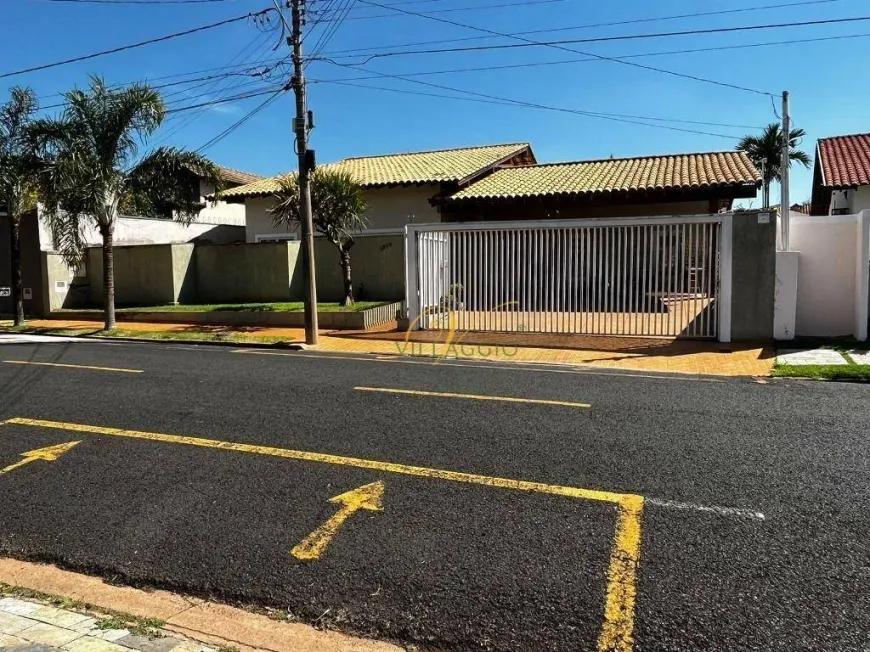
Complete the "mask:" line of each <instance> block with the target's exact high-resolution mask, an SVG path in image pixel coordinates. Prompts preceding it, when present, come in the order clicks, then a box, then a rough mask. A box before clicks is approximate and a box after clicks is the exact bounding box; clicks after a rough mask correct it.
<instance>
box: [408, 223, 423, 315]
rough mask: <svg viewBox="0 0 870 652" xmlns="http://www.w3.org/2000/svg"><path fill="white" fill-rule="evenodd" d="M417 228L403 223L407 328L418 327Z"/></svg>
mask: <svg viewBox="0 0 870 652" xmlns="http://www.w3.org/2000/svg"><path fill="white" fill-rule="evenodd" d="M417 232H418V230H417V228H416V227H414V226H413V225H411V224H406V225H405V305H406V306H407V310H408V323H409V326H408V330H415V331H416V330H419V329H420V290H419V288H418V287H417V284H418V279H419V276H418V274H417Z"/></svg>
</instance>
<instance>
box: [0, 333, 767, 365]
mask: <svg viewBox="0 0 870 652" xmlns="http://www.w3.org/2000/svg"><path fill="white" fill-rule="evenodd" d="M8 325H9V322H0V326H8ZM28 326H30V327H31V328H33V329H35V331H36V332H40V333H44V334H52V333H55V334H58V335H88V334H92V333H96V332H98V331H99V330H100V329H101V328H102V322H97V321H64V320H33V321H30V322H28ZM119 326H120V328H119V330H118V333H117V334H118V335H120V336H125V337H147V338H148V339H175V338H178V339H184V340H199V339H202V340H205V339H208V340H212V341H230V342H255V343H263V344H273V343H276V342H282V343H288V344H289V343H303V342H304V341H305V332H304V330H303V329H300V328H272V327H254V326H247V327H230V326H205V325H198V324H165V323H149V322H124V323H123V324H120V325H119ZM445 337H447V333H446V332H445V331H415V332H412V333H411V334H410V335H409V334H408V333H406V332H404V331H397V330H395V329H392V330H387V329H384V330H381V331H377V330H375V331H321V333H320V345H319V346H318V348H317V350H318V351H326V352H337V353H351V354H360V353H370V354H379V355H414V356H434V357H436V358H437V357H447V358H451V359H454V358H456V359H469V360H490V361H500V362H507V361H512V362H526V363H547V364H570V365H593V366H597V367H605V368H609V369H622V370H631V371H651V372H673V373H684V374H712V375H720V376H769V375H770V372H771V369H772V368H773V363H774V354H773V351H772V350H770V349H767V348H764V347H761V346H757V345H749V346H741V345H734V346H733V347H731V348H730V349H729V348H728V347H724V346H723V345H721V344H718V343H716V342H707V341H695V340H672V339H657V338H641V337H603V336H581V335H564V334H539V333H472V332H464V333H456V334H455V335H454V336H453V339H452V340H451V341H450V342H449V343H445V341H444V338H445Z"/></svg>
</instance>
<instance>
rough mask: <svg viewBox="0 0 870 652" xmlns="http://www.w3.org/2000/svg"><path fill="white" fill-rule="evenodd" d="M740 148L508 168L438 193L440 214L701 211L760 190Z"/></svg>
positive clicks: (502, 216) (503, 216) (467, 217)
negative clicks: (459, 187) (449, 190)
mask: <svg viewBox="0 0 870 652" xmlns="http://www.w3.org/2000/svg"><path fill="white" fill-rule="evenodd" d="M760 185H761V175H760V174H759V172H758V170H756V168H755V166H754V165H753V164H752V162H751V161H750V160H749V157H748V156H747V155H746V154H745V153H743V152H734V151H726V152H702V153H696V154H677V155H670V156H640V157H632V158H618V159H617V158H610V159H602V160H593V161H573V162H567V163H543V164H531V165H520V166H514V167H510V168H503V169H499V170H497V171H495V172H494V173H493V174H491V175H488V176H486V177H483V178H480V179H478V180H477V181H475V182H473V183H471V184H469V185H468V186H466V187H464V188H462V189H461V190H459V191H458V192H455V193H453V194H451V195H448V196H441V197H439V198H437V199H436V203H437V204H438V205H439V207H440V212H441V219H442V220H443V221H462V222H465V221H475V220H524V219H548V218H549V219H571V218H591V217H631V216H651V215H700V214H710V213H719V212H721V211H728V210H730V209H731V208H732V205H733V203H734V200H735V199H739V198H748V197H755V196H756V193H757V190H758V188H759V187H760Z"/></svg>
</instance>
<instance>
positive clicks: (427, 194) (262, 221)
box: [221, 143, 535, 242]
mask: <svg viewBox="0 0 870 652" xmlns="http://www.w3.org/2000/svg"><path fill="white" fill-rule="evenodd" d="M533 163H535V156H534V154H533V153H532V148H531V147H530V146H529V144H528V143H512V144H506V145H487V146H483V147H462V148H457V149H446V150H437V151H429V152H412V153H406V154H388V155H385V156H363V157H355V158H347V159H344V160H342V161H339V162H337V163H331V164H329V165H325V166H322V168H323V169H331V170H345V171H347V172H350V173H351V174H352V175H353V176H354V177H355V178H356V179H357V180H358V181H359V183H360V184H361V185H362V187H363V189H364V190H365V198H366V203H367V204H368V207H369V208H368V211H367V213H366V218H367V220H368V228H367V229H366V232H367V233H370V234H377V233H388V232H394V233H398V232H401V231H402V229H403V228H404V226H405V225H406V224H412V223H421V222H439V221H441V216H440V214H439V210H438V203H437V202H438V199H439V198H441V197H444V196H448V195H450V194H453V193H456V192H457V191H459V190H461V189H462V188H465V187H467V186H469V185H470V184H472V183H474V182H475V181H477V180H478V179H481V178H483V177H485V176H486V175H488V174H491V173H493V172H494V171H495V170H497V169H499V168H502V167H511V166H515V165H528V164H533ZM278 188H279V185H278V180H277V178H273V179H263V180H260V181H255V182H254V183H250V184H248V185H245V186H240V187H237V188H233V189H230V190H227V191H225V192H223V193H222V195H221V197H222V198H223V199H224V200H225V201H227V202H242V203H244V210H245V213H246V228H247V240H248V242H262V241H267V240H280V239H295V238H296V234H295V233H293V232H288V231H287V230H286V229H282V228H280V227H276V226H275V225H274V224H273V221H272V216H271V215H270V214H269V209H270V208H271V207H272V205H273V203H274V198H273V195H274V193H275V192H276V191H277V190H278Z"/></svg>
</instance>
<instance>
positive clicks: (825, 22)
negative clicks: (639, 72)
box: [339, 0, 870, 63]
mask: <svg viewBox="0 0 870 652" xmlns="http://www.w3.org/2000/svg"><path fill="white" fill-rule="evenodd" d="M360 1H361V2H365V3H366V4H372V5H375V6H380V5H378V4H376V3H373V2H368V1H367V0H360ZM393 11H405V10H402V9H394V10H393ZM408 13H413V12H408ZM413 15H418V16H420V17H421V18H428V19H430V20H437V21H442V22H448V23H450V24H454V25H457V26H460V27H467V28H468V29H474V30H477V31H481V32H487V33H489V34H491V35H492V36H499V37H503V38H512V39H515V40H521V41H524V42H523V43H510V44H501V45H478V46H469V47H457V48H432V49H427V50H401V51H395V52H383V53H375V54H371V55H369V56H368V57H367V58H366V60H365V61H364V62H363V63H368V62H369V61H371V60H372V59H379V58H385V57H394V56H403V55H409V54H414V55H416V54H441V53H445V52H479V51H484V50H505V49H516V48H528V47H559V46H563V45H566V44H576V43H604V42H609V41H630V40H642V39H649V38H669V37H674V36H695V35H700V34H723V33H733V32H745V31H755V30H763V29H783V28H790V27H807V26H815V25H828V24H835V23H855V22H866V21H870V16H856V17H851V18H831V19H825V20H809V21H801V22H794V23H771V24H765V25H744V26H739V27H717V28H710V29H694V30H683V31H677V32H657V33H651V34H626V35H618V36H600V37H593V38H585V39H565V40H558V41H533V40H531V39H525V38H521V37H520V36H516V35H511V34H503V33H501V32H494V31H492V30H487V29H485V28H482V27H474V26H473V25H466V24H464V23H455V22H454V21H446V20H445V19H443V18H436V17H434V16H427V15H426V14H416V13H414V14H413ZM560 49H567V50H568V51H569V52H576V53H578V54H587V56H593V57H596V58H598V57H599V56H600V55H594V54H591V53H584V52H579V51H577V50H570V49H568V48H560ZM362 56H365V55H364V54H357V55H346V56H341V57H339V58H342V59H349V58H359V57H362ZM600 58H602V59H607V58H608V57H600Z"/></svg>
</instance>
